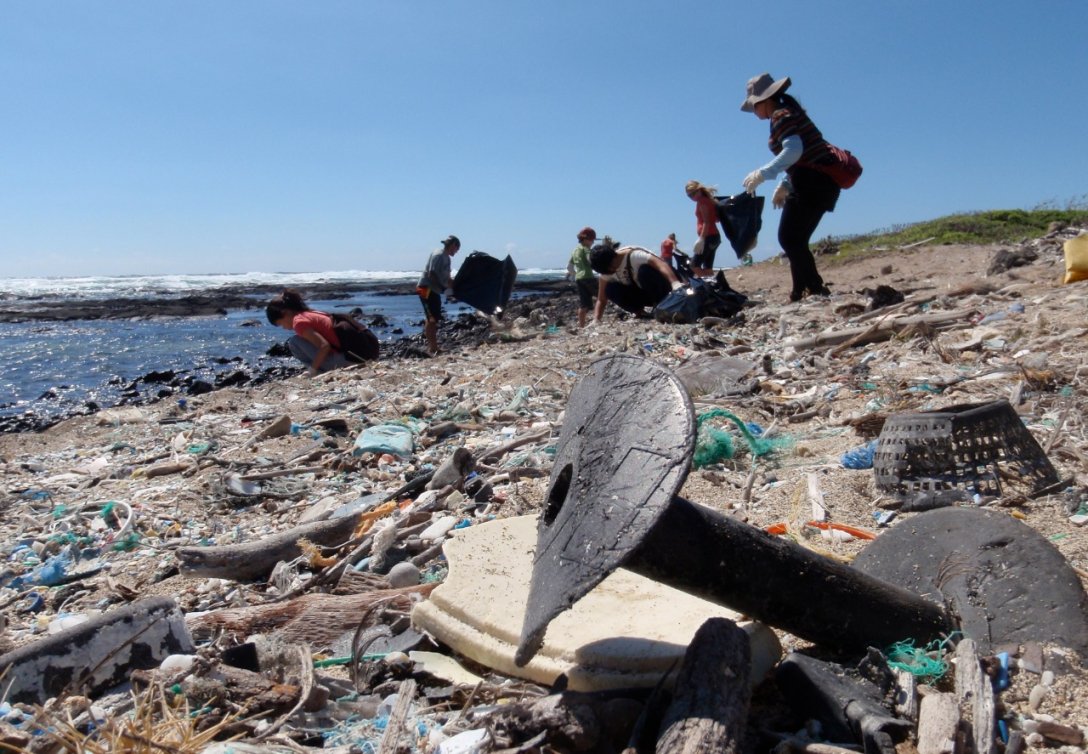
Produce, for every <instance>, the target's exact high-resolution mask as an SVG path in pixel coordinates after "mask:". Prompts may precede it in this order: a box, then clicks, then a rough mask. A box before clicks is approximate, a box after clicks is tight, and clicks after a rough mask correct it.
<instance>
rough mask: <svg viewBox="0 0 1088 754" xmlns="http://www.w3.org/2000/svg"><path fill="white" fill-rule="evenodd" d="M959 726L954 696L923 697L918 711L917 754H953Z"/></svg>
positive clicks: (958, 714) (939, 694)
mask: <svg viewBox="0 0 1088 754" xmlns="http://www.w3.org/2000/svg"><path fill="white" fill-rule="evenodd" d="M959 725H960V709H959V705H958V704H957V703H956V695H955V694H942V693H932V694H926V695H925V696H923V697H922V704H921V706H920V707H919V711H918V754H954V752H955V751H956V731H957V729H958V728H959Z"/></svg>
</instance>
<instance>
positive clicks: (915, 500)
mask: <svg viewBox="0 0 1088 754" xmlns="http://www.w3.org/2000/svg"><path fill="white" fill-rule="evenodd" d="M873 472H874V473H875V475H876V486H877V489H878V490H880V491H881V492H882V493H884V494H886V495H889V496H891V497H893V498H895V499H898V500H900V501H902V502H903V503H904V504H906V503H910V504H911V505H910V507H913V508H923V507H933V506H935V505H941V504H947V503H952V502H955V501H957V500H965V499H971V498H973V496H974V495H976V494H978V495H982V496H984V497H990V496H993V497H1000V496H1001V495H1002V494H1003V493H1002V480H1003V479H1004V481H1005V482H1007V483H1010V486H1015V488H1016V489H1018V490H1019V489H1021V488H1023V489H1024V491H1025V492H1026V493H1027V494H1032V493H1036V492H1038V491H1040V490H1043V489H1045V488H1047V487H1049V486H1052V485H1054V484H1056V483H1057V482H1058V472H1057V471H1055V469H1054V467H1053V466H1052V465H1051V463H1050V460H1049V459H1048V458H1047V457H1046V453H1044V452H1043V449H1042V448H1041V447H1040V446H1039V443H1037V442H1036V441H1035V438H1034V437H1032V435H1031V432H1029V431H1028V429H1027V427H1025V426H1024V423H1023V422H1022V421H1020V417H1019V416H1018V415H1017V414H1016V411H1015V410H1014V409H1013V407H1012V406H1011V405H1009V403H1008V402H1007V401H993V402H991V403H971V404H961V405H957V406H949V407H947V408H943V409H939V410H936V411H927V412H925V413H914V414H896V415H894V416H890V417H888V419H887V421H885V422H884V427H883V429H881V431H880V439H879V441H878V443H877V448H876V452H875V453H874V455H873Z"/></svg>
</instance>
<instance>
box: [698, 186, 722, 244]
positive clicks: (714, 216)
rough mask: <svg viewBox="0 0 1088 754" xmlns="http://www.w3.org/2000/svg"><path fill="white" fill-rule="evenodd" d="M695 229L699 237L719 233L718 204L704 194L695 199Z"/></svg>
mask: <svg viewBox="0 0 1088 754" xmlns="http://www.w3.org/2000/svg"><path fill="white" fill-rule="evenodd" d="M695 230H696V232H698V234H699V238H708V237H710V236H717V235H721V234H720V233H718V205H716V204H715V203H714V200H713V199H711V198H710V197H709V196H707V195H706V194H699V198H698V199H696V200H695Z"/></svg>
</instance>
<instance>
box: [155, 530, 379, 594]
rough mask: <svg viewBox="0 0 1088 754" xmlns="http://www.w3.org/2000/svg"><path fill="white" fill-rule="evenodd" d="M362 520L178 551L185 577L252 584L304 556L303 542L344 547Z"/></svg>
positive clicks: (179, 549)
mask: <svg viewBox="0 0 1088 754" xmlns="http://www.w3.org/2000/svg"><path fill="white" fill-rule="evenodd" d="M358 520H359V517H358V516H343V517H342V518H333V519H329V520H327V521H316V522H314V523H312V524H304V525H302V526H296V527H295V528H294V529H288V530H287V531H282V532H280V533H278V534H273V535H272V536H269V537H265V538H264V539H259V540H256V541H253V542H242V543H240V544H235V545H217V546H214V547H180V548H178V549H177V550H176V551H175V555H176V556H177V559H178V564H179V566H180V570H181V572H182V573H185V574H188V575H194V576H205V577H215V578H224V579H233V580H235V581H250V580H253V579H258V578H267V577H268V575H269V574H270V573H272V569H273V568H275V567H276V563H278V562H280V561H281V560H293V559H294V558H297V557H298V556H299V555H301V554H302V550H301V548H300V547H299V544H298V542H299V540H300V539H306V540H309V541H310V542H313V543H314V544H317V545H323V546H333V545H339V544H343V543H344V542H345V541H347V540H348V539H349V538H350V537H351V533H352V532H353V531H354V530H355V526H356V524H357V523H358Z"/></svg>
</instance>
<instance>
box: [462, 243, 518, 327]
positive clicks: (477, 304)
mask: <svg viewBox="0 0 1088 754" xmlns="http://www.w3.org/2000/svg"><path fill="white" fill-rule="evenodd" d="M517 276H518V268H517V267H516V266H515V265H514V260H512V259H511V258H510V257H509V256H507V257H506V259H502V260H499V259H496V258H495V257H493V256H491V255H490V254H485V253H484V252H482V251H474V252H472V253H471V254H469V255H468V257H467V258H466V259H465V261H464V262H462V263H461V267H460V268H459V269H458V270H457V275H455V276H454V278H453V295H454V296H455V297H456V298H457V300H458V301H463V302H465V303H466V304H468V305H469V306H471V307H474V308H476V309H479V310H480V311H482V312H484V313H485V314H501V313H502V310H503V309H504V308H505V307H506V302H507V301H509V300H510V295H511V294H512V293H513V292H514V280H516V279H517Z"/></svg>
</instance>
